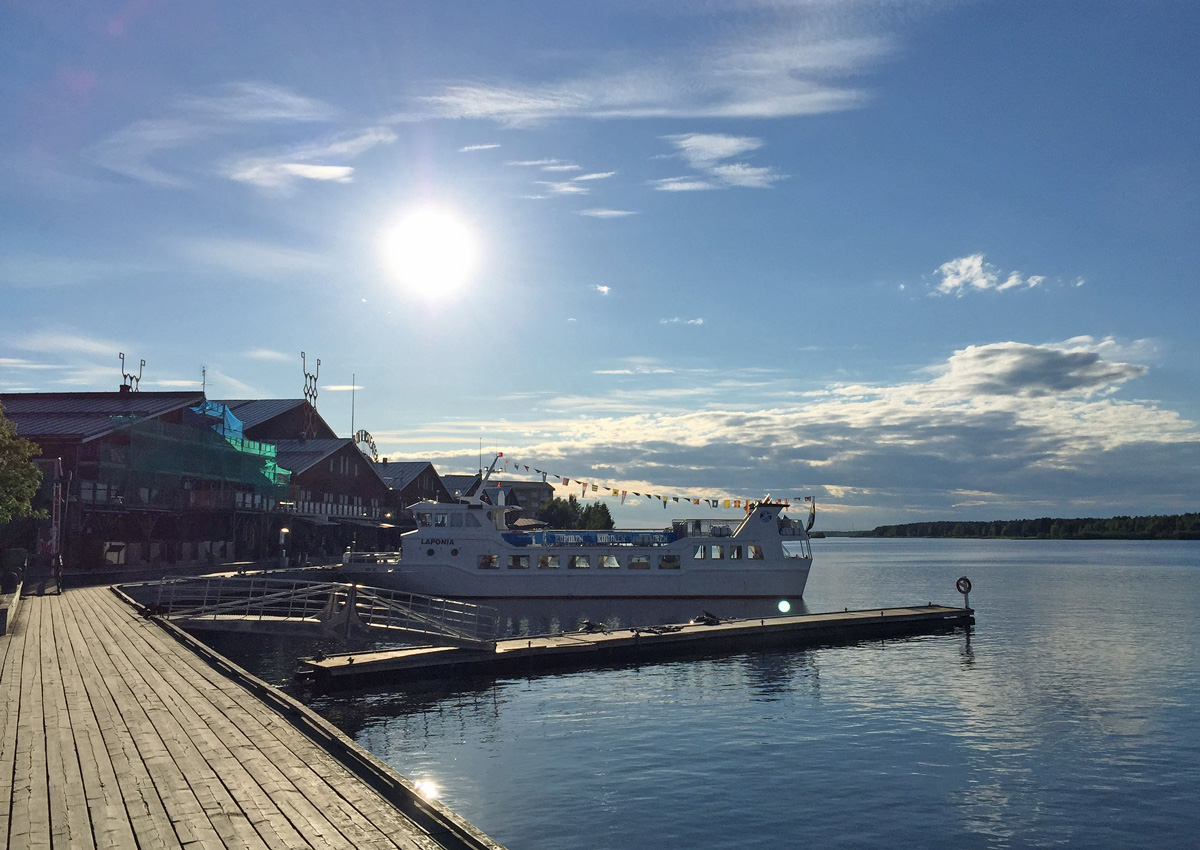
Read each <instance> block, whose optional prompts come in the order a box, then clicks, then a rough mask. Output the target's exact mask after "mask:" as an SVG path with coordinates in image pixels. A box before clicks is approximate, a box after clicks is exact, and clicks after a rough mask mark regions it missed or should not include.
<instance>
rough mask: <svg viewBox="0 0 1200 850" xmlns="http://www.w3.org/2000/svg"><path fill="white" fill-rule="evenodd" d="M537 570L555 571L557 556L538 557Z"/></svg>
mask: <svg viewBox="0 0 1200 850" xmlns="http://www.w3.org/2000/svg"><path fill="white" fill-rule="evenodd" d="M538 569H539V570H557V569H558V555H540V556H538Z"/></svg>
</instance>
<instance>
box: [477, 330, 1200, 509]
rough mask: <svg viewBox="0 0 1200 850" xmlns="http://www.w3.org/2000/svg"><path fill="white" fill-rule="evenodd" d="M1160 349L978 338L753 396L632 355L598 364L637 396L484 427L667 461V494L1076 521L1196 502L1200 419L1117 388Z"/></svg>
mask: <svg viewBox="0 0 1200 850" xmlns="http://www.w3.org/2000/svg"><path fill="white" fill-rule="evenodd" d="M1152 347H1153V346H1152V345H1151V344H1149V343H1147V342H1146V341H1135V342H1132V343H1129V342H1125V343H1122V342H1118V341H1116V340H1112V339H1101V340H1095V339H1091V338H1089V337H1079V338H1075V339H1072V340H1066V341H1063V342H1052V343H1044V344H1029V343H1020V342H1013V341H1006V342H996V343H986V344H978V345H973V346H967V347H965V348H963V349H960V350H958V351H955V352H953V353H952V354H950V355H949V356H948V357H947V358H946V359H945V360H944V361H942V362H941V363H939V364H936V365H934V366H931V367H930V368H928V369H926V370H922V371H923V373H924V377H922V376H921V373H917V374H916V375H914V380H912V381H909V382H904V383H897V384H889V385H837V384H831V385H827V386H825V387H823V388H821V389H820V390H818V391H816V392H808V393H806V394H803V397H802V398H801V395H802V394H801V393H799V392H796V391H795V387H794V384H795V382H794V381H793V379H790V378H788V377H786V376H785V375H782V374H775V373H763V374H762V375H759V376H758V379H756V380H758V383H759V386H758V387H757V388H756V389H755V390H754V391H753V392H749V393H745V394H743V395H742V396H741V398H742V399H743V400H744V401H743V403H741V404H737V403H735V401H730V396H729V394H728V393H727V392H726V391H725V390H724V389H722V388H717V387H714V386H713V384H714V382H713V381H712V380H711V376H709V379H704V378H703V377H702V376H699V375H693V374H689V375H673V374H670V371H671V370H670V369H662V368H660V366H661V364H658V363H655V362H652V361H645V360H643V361H641V362H635V361H622V362H620V363H619V364H618V365H615V366H613V367H612V368H606V369H601V370H597V373H598V374H605V375H611V376H613V377H614V378H620V379H622V381H621V383H620V384H619V387H620V390H619V391H616V392H613V393H611V394H608V395H604V396H597V397H593V398H583V397H579V396H564V397H561V398H559V399H556V400H547V399H543V400H541V401H539V404H538V408H539V409H541V410H545V411H555V410H557V411H561V415H560V416H554V415H549V416H545V417H542V418H540V419H528V420H520V421H506V422H502V423H476V427H477V428H478V430H480V431H486V432H487V433H490V434H495V435H497V439H504V440H505V441H507V443H508V445H509V446H511V450H512V451H514V452H516V451H517V450H518V449H519V450H520V451H521V453H522V454H523V455H525V456H528V457H537V458H562V459H567V461H569V462H570V463H571V464H573V465H574V466H575V468H577V469H581V470H582V469H593V468H600V467H603V468H605V469H611V470H612V477H613V478H614V479H616V480H631V479H636V478H638V477H639V476H644V475H645V474H646V470H652V471H653V474H654V476H655V482H654V483H655V486H656V487H661V488H662V489H663V490H669V489H676V490H679V489H685V488H704V489H713V490H721V491H726V492H727V491H730V490H733V491H741V492H743V493H762V492H772V493H784V492H788V493H794V492H814V493H816V494H817V495H818V496H820V497H821V498H822V500H823V501H824V502H828V501H829V500H830V499H836V504H832V505H829V509H831V510H832V511H833V512H836V513H840V515H841V516H843V517H854V518H856V519H855V522H857V523H858V526H857V527H862V525H863V524H866V525H868V526H869V525H872V524H879V523H882V522H889V521H902V520H903V519H904V518H906V517H909V516H913V515H915V514H917V513H923V514H924V515H925V516H928V515H929V513H931V512H933V513H936V514H938V515H941V516H945V517H947V518H949V517H955V516H961V517H964V518H987V519H998V518H1018V517H1022V516H1030V515H1032V516H1045V515H1054V514H1059V515H1075V514H1073V512H1074V511H1076V510H1078V506H1079V505H1080V504H1085V510H1087V511H1088V514H1086V515H1097V513H1096V512H1100V513H1099V515H1105V513H1104V512H1105V511H1112V512H1114V513H1130V512H1133V511H1140V512H1182V511H1186V510H1194V508H1195V505H1194V492H1195V487H1194V480H1193V479H1194V470H1195V469H1196V468H1197V464H1200V427H1198V426H1197V423H1195V422H1192V421H1188V420H1186V419H1184V418H1182V417H1181V416H1180V415H1179V414H1178V413H1177V412H1174V411H1170V410H1165V409H1162V408H1161V407H1160V406H1158V405H1156V404H1154V403H1152V402H1146V401H1130V400H1119V399H1118V398H1117V397H1116V393H1117V392H1118V391H1119V390H1120V389H1121V388H1122V387H1123V386H1125V385H1126V384H1127V383H1128V382H1130V381H1133V380H1135V379H1136V378H1138V377H1140V376H1142V375H1145V374H1147V369H1146V368H1145V367H1143V366H1139V365H1136V364H1132V363H1129V362H1125V361H1122V360H1120V359H1116V355H1117V353H1118V352H1122V351H1126V352H1129V351H1132V352H1142V353H1145V352H1148V351H1150V350H1152ZM732 377H735V378H740V377H742V376H732ZM631 381H632V382H634V383H632V384H631V383H630V382H631ZM789 396H790V397H793V398H794V399H795V400H793V401H792V402H790V403H788V402H781V403H778V404H768V405H765V404H763V403H762V402H763V399H764V398H770V397H774V398H776V399H786V398H788V397H789ZM581 411H588V412H589V414H590V415H588V416H586V417H581V416H579V415H578V414H579V413H580V412H581ZM462 424H463V423H458V425H460V426H461V425H462ZM681 495H682V493H681ZM1079 499H1085V502H1084V503H1081V502H1079V501H1078V500H1079ZM1109 515H1111V514H1109ZM831 527H834V528H837V527H839V526H838V525H833V526H831Z"/></svg>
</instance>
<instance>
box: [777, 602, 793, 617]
mask: <svg viewBox="0 0 1200 850" xmlns="http://www.w3.org/2000/svg"><path fill="white" fill-rule="evenodd" d="M791 610H792V603H791V602H788V601H787V600H786V599H780V600H779V613H780V614H786V613H787V612H788V611H791Z"/></svg>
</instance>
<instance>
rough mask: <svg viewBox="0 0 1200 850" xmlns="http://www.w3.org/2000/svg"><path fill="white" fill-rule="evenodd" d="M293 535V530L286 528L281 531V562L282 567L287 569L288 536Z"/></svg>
mask: <svg viewBox="0 0 1200 850" xmlns="http://www.w3.org/2000/svg"><path fill="white" fill-rule="evenodd" d="M290 533H291V529H290V528H287V527H286V526H285V527H283V528H280V529H279V562H280V566H282V567H287V565H288V561H287V536H288V534H290Z"/></svg>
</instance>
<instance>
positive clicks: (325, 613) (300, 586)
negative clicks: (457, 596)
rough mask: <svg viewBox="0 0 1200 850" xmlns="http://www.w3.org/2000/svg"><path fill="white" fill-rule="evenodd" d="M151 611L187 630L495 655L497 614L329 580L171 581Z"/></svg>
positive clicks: (160, 591)
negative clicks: (414, 643)
mask: <svg viewBox="0 0 1200 850" xmlns="http://www.w3.org/2000/svg"><path fill="white" fill-rule="evenodd" d="M151 611H152V612H153V613H154V614H155V615H157V616H159V617H161V618H163V619H164V620H169V621H170V622H172V623H175V624H176V625H178V626H180V627H181V628H184V629H189V630H196V631H242V632H254V633H259V634H263V633H265V634H282V635H299V634H308V635H313V636H322V637H338V638H341V639H343V640H348V639H350V638H364V637H365V638H368V639H374V640H381V639H388V638H391V639H396V640H404V639H409V638H417V639H420V640H421V641H424V642H427V643H436V644H441V645H446V646H461V647H467V648H479V649H493V648H494V647H495V643H496V633H497V626H498V623H499V617H498V613H497V611H496V610H495V609H493V608H488V607H487V606H484V605H474V604H471V603H467V602H460V601H458V600H454V599H441V598H438V597H434V596H422V595H421V594H417V593H403V592H400V591H394V590H385V589H383V588H378V587H369V586H367V585H362V584H344V583H342V582H328V581H302V580H294V579H285V578H268V577H265V576H201V577H198V578H197V577H168V578H165V579H163V580H162V581H161V582H160V583H159V587H158V597H157V601H156V602H155V603H154V605H153V607H152V608H151Z"/></svg>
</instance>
